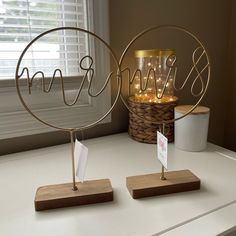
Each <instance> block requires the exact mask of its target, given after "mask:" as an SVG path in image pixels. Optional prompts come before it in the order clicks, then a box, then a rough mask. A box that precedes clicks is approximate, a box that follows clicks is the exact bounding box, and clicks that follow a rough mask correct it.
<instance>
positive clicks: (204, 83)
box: [119, 25, 211, 125]
mask: <svg viewBox="0 0 236 236" xmlns="http://www.w3.org/2000/svg"><path fill="white" fill-rule="evenodd" d="M162 29H168V30H172V31H173V30H175V31H180V32H182V33H184V34H186V35H187V36H189V37H190V38H192V39H193V40H194V41H195V42H196V43H197V44H198V46H197V47H196V48H195V50H194V51H193V53H192V63H193V66H192V67H191V69H190V71H189V73H188V75H187V76H186V78H185V80H184V81H183V83H182V85H181V86H180V87H178V88H177V85H176V80H177V79H176V78H177V67H176V65H175V64H176V61H177V59H178V58H177V56H176V55H175V53H172V54H170V56H169V57H168V58H167V60H166V65H165V66H166V67H167V68H168V72H167V74H166V76H165V78H164V84H163V86H162V88H161V91H160V92H158V89H157V83H156V79H157V78H156V76H157V75H156V72H155V71H156V69H155V68H153V67H150V68H149V69H148V71H147V73H146V74H145V75H143V74H142V71H140V69H136V70H135V71H134V72H133V73H132V72H131V70H130V68H127V67H126V65H124V59H125V57H126V56H127V54H128V51H129V49H130V48H131V46H133V45H134V44H135V43H136V41H137V40H138V39H140V38H141V37H143V36H145V35H146V34H147V33H149V32H153V31H159V30H162ZM197 54H200V55H199V56H197ZM204 57H205V60H206V63H205V64H204V66H203V67H202V68H201V69H200V70H198V67H197V66H198V63H199V62H200V61H201V59H203V58H204ZM119 64H120V68H121V71H122V73H124V72H127V75H128V76H127V77H128V78H127V79H126V81H125V82H126V83H124V75H122V79H123V84H126V85H127V84H128V86H129V90H130V86H132V83H133V81H134V79H135V77H138V79H139V80H140V91H145V90H146V88H147V84H148V82H149V80H150V79H152V78H151V77H152V76H153V75H154V83H155V89H156V91H155V93H156V94H155V95H156V98H157V100H158V99H162V98H163V95H164V92H165V89H166V85H167V84H168V82H169V79H170V75H171V73H172V74H173V87H174V90H176V91H180V90H183V89H184V87H185V86H186V83H187V82H188V80H189V79H190V76H191V74H192V73H193V71H195V72H196V73H197V75H196V77H195V78H194V79H193V83H192V85H191V89H190V90H191V94H192V96H194V97H199V99H198V101H197V102H196V103H195V105H194V106H192V107H191V109H189V110H188V111H187V112H186V113H184V114H183V115H182V116H180V117H178V118H174V119H163V120H161V121H160V120H156V121H154V120H152V121H150V122H151V123H153V124H157V125H163V124H169V123H173V122H174V121H177V120H180V119H182V118H184V117H185V116H187V115H188V114H190V113H191V112H192V111H193V110H194V109H195V108H196V107H197V106H198V105H199V103H200V102H201V101H202V99H203V97H204V95H205V94H206V91H207V88H208V85H209V82H210V74H211V66H210V58H209V55H208V52H207V50H206V48H205V46H204V45H203V43H202V42H201V41H200V39H198V38H197V36H195V35H194V34H193V33H191V32H190V31H188V30H187V29H185V28H183V27H179V26H175V25H160V26H154V27H151V28H148V29H146V30H144V31H142V32H141V33H139V34H138V35H136V36H135V37H134V38H133V39H132V40H131V41H130V43H129V44H128V45H127V47H126V48H125V50H124V51H123V54H122V56H121V58H120V60H119ZM205 71H207V75H206V79H205V80H204V78H203V77H202V74H203V73H204V72H205ZM145 77H146V78H145ZM198 81H200V84H201V90H200V92H199V93H195V92H194V86H195V85H196V83H197V82H198ZM142 86H143V87H142ZM121 100H122V101H123V103H124V105H125V106H126V108H127V109H128V110H129V112H131V113H133V114H134V115H135V116H137V118H139V119H141V120H145V118H144V116H142V115H140V114H138V112H135V110H134V109H132V107H131V106H130V105H129V104H128V102H127V100H126V99H125V97H124V95H123V94H121Z"/></svg>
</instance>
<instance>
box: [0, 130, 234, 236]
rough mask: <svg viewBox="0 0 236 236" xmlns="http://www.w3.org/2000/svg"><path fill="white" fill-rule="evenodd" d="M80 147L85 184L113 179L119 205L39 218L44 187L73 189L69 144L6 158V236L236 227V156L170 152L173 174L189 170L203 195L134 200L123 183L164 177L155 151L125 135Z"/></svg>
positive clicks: (117, 235)
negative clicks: (85, 151)
mask: <svg viewBox="0 0 236 236" xmlns="http://www.w3.org/2000/svg"><path fill="white" fill-rule="evenodd" d="M32 141H33V140H32ZM83 143H84V144H85V145H86V146H87V147H88V148H89V160H88V166H87V172H86V179H102V178H110V180H111V183H112V186H113V188H114V201H113V202H108V203H102V204H96V205H87V206H78V207H70V208H62V209H57V210H48V211H43V212H35V211H34V196H35V191H36V189H37V188H38V187H39V186H43V185H49V184H59V183H66V182H70V181H71V172H70V171H71V157H70V146H69V144H64V145H59V146H54V147H49V148H43V149H38V150H34V151H28V152H22V153H17V154H12V155H6V156H1V157H0V186H1V193H0V235H1V236H13V235H14V236H15V235H20V236H21V235H23V236H28V235H29V236H38V235H40V236H42V235H45V236H46V235H47V236H48V235H55V236H57V235H60V236H64V235H68V236H74V235H81V236H95V235H96V236H100V235H101V236H108V235H109V236H146V235H165V236H170V235H171V236H172V235H181V236H182V235H201V236H204V235H207V236H210V235H216V234H219V233H221V232H223V231H225V230H227V229H229V228H231V227H233V226H235V225H236V181H235V180H236V155H235V152H231V151H229V150H225V149H223V148H221V147H218V146H216V145H213V144H208V148H207V150H206V151H204V152H195V153H193V152H184V151H181V150H178V149H175V147H174V145H173V144H170V145H169V147H168V149H169V151H168V152H169V162H168V167H169V170H181V169H189V170H191V171H192V172H193V173H194V174H195V175H197V176H198V177H199V178H200V179H201V190H197V191H191V192H184V193H178V194H171V195H163V196H158V197H151V198H144V199H139V200H134V199H132V198H131V196H130V194H129V192H128V190H127V189H126V184H125V179H126V177H127V176H132V175H140V174H147V173H154V172H160V169H161V166H160V163H159V162H158V160H157V158H156V145H152V144H143V143H138V142H136V141H134V140H132V139H131V138H129V137H128V135H127V134H126V133H123V134H117V135H112V136H106V137H102V138H96V139H90V140H86V141H83Z"/></svg>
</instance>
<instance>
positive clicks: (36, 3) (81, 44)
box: [0, 0, 89, 79]
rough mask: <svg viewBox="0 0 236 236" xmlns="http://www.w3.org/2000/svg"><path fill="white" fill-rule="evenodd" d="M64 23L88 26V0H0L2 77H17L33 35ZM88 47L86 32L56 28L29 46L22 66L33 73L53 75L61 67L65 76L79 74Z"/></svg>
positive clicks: (73, 25) (0, 77)
mask: <svg viewBox="0 0 236 236" xmlns="http://www.w3.org/2000/svg"><path fill="white" fill-rule="evenodd" d="M63 26H70V27H80V28H83V29H87V28H88V16H87V6H86V1H85V0H0V79H14V76H15V69H16V63H17V60H18V58H19V56H20V54H21V52H22V51H23V49H24V48H25V46H26V45H27V44H28V43H29V42H30V41H31V40H32V39H33V38H35V37H36V36H37V35H39V34H40V33H42V32H45V31H47V30H50V29H52V28H56V27H63ZM88 50H89V42H88V36H87V35H86V34H84V33H81V32H79V31H72V30H66V31H65V30H64V31H55V32H53V33H50V34H48V35H46V36H44V37H43V38H41V39H40V40H38V41H36V43H34V44H33V45H32V46H31V47H30V48H29V50H28V51H27V53H26V54H25V56H24V58H23V61H22V64H21V69H23V67H25V66H26V67H28V68H29V72H30V75H31V76H32V75H33V74H34V73H36V72H37V71H43V72H44V73H45V75H46V76H52V74H53V72H54V70H55V69H57V68H59V69H61V70H62V72H63V75H66V76H74V75H78V74H81V73H82V72H81V71H79V69H78V65H79V61H80V60H81V58H82V57H83V56H85V55H86V54H88Z"/></svg>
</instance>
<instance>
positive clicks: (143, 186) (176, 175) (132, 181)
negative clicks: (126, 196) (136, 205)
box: [126, 170, 200, 199]
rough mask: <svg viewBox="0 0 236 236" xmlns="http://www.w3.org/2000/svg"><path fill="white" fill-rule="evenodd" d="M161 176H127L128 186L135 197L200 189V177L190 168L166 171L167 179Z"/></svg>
mask: <svg viewBox="0 0 236 236" xmlns="http://www.w3.org/2000/svg"><path fill="white" fill-rule="evenodd" d="M160 176H161V174H160V173H154V174H147V175H138V176H131V177H127V178H126V186H127V188H128V190H129V192H130V194H131V196H132V197H133V198H134V199H136V198H143V197H151V196H158V195H163V194H170V193H177V192H184V191H191V190H196V189H200V179H199V178H198V177H197V176H195V175H194V174H193V173H192V172H191V171H189V170H180V171H169V172H166V173H165V177H166V180H161V179H160Z"/></svg>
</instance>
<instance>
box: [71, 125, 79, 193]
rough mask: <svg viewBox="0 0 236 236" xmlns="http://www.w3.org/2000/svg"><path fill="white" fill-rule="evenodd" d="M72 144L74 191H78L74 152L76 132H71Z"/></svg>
mask: <svg viewBox="0 0 236 236" xmlns="http://www.w3.org/2000/svg"><path fill="white" fill-rule="evenodd" d="M70 142H71V157H72V178H73V187H72V190H73V191H77V190H78V187H77V186H76V183H75V155H74V150H75V144H74V130H70Z"/></svg>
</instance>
